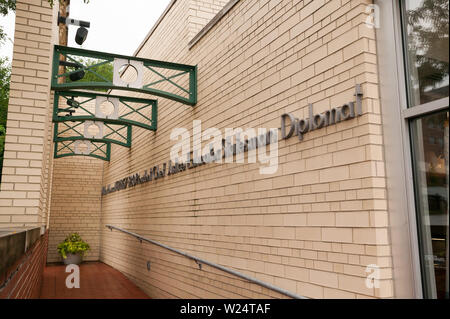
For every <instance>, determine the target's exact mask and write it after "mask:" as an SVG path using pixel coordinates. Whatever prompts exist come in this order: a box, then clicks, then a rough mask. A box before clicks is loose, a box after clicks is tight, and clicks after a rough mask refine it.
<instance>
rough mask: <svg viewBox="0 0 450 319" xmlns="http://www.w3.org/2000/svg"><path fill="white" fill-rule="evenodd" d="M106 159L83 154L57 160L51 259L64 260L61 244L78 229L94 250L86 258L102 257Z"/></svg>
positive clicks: (50, 244) (51, 228)
mask: <svg viewBox="0 0 450 319" xmlns="http://www.w3.org/2000/svg"><path fill="white" fill-rule="evenodd" d="M102 170H103V161H101V160H97V159H93V158H89V157H82V156H74V157H65V158H58V159H55V160H54V165H53V188H52V192H51V193H52V197H51V207H52V208H51V213H50V226H49V227H50V232H49V242H48V256H47V261H48V262H58V261H61V257H60V256H59V254H58V252H57V246H58V244H59V243H60V242H61V241H63V240H64V238H65V237H67V235H69V234H70V233H73V232H78V233H79V234H80V236H81V237H82V238H83V239H84V240H85V241H86V242H88V243H89V246H90V248H91V250H90V251H89V252H88V253H87V254H86V255H85V257H84V260H99V250H100V212H101V196H100V192H99V187H101V184H102Z"/></svg>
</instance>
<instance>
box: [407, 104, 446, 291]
mask: <svg viewBox="0 0 450 319" xmlns="http://www.w3.org/2000/svg"><path fill="white" fill-rule="evenodd" d="M448 123H449V113H448V112H440V113H436V114H433V115H428V116H424V117H422V118H419V119H416V120H413V121H412V122H411V129H412V142H413V152H414V154H413V155H414V170H415V186H416V199H417V207H418V224H419V236H420V246H421V247H420V248H421V263H422V272H423V279H424V288H425V296H426V297H428V298H448V296H449V295H448V294H449V206H448V196H449V195H448V191H449V188H448V187H449V171H448V160H449V145H448V143H449V140H448V138H449V127H448V125H449V124H448ZM427 137H433V139H434V140H441V139H442V140H443V143H442V144H441V143H430V139H429V138H427Z"/></svg>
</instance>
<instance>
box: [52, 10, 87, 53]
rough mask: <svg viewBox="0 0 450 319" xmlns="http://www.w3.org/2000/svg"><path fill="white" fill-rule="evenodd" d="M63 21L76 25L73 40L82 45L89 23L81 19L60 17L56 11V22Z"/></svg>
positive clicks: (66, 23)
mask: <svg viewBox="0 0 450 319" xmlns="http://www.w3.org/2000/svg"><path fill="white" fill-rule="evenodd" d="M60 23H63V24H65V25H76V26H78V27H79V28H78V30H77V34H76V35H75V42H76V43H77V44H79V45H82V44H83V42H84V41H86V38H87V35H88V30H87V29H86V28H89V27H90V26H91V23H90V22H88V21H82V20H76V19H72V18H69V16H68V15H67V17H61V16H60V14H59V12H58V24H60Z"/></svg>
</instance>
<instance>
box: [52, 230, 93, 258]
mask: <svg viewBox="0 0 450 319" xmlns="http://www.w3.org/2000/svg"><path fill="white" fill-rule="evenodd" d="M89 249H90V247H89V244H88V243H86V242H85V241H83V239H82V238H81V236H80V235H78V234H77V233H73V234H70V235H69V236H67V237H66V239H64V241H63V242H62V243H60V244H59V245H58V252H59V253H60V255H61V256H62V257H63V258H64V259H66V258H67V254H80V255H82V256H83V255H84V254H85V253H86V251H88V250H89Z"/></svg>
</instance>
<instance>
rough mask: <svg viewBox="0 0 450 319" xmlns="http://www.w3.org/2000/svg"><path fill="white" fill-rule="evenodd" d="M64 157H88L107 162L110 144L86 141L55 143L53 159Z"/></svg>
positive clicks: (109, 156) (109, 155) (109, 154)
mask: <svg viewBox="0 0 450 319" xmlns="http://www.w3.org/2000/svg"><path fill="white" fill-rule="evenodd" d="M66 156H89V157H93V158H98V159H101V160H104V161H109V160H110V158H111V143H108V142H106V143H105V142H95V141H90V140H87V139H79V140H73V141H59V142H55V150H54V158H61V157H66Z"/></svg>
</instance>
